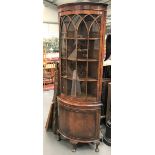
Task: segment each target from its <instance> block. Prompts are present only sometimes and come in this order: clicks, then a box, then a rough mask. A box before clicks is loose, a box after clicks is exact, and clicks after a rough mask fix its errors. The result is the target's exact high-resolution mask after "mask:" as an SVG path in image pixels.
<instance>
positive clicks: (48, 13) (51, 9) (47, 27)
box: [43, 4, 59, 38]
mask: <svg viewBox="0 0 155 155" xmlns="http://www.w3.org/2000/svg"><path fill="white" fill-rule="evenodd" d="M51 22H54V23H57V24H51ZM43 37H44V38H51V37H59V25H58V11H57V7H56V6H54V5H50V6H48V7H47V6H46V5H45V4H44V6H43Z"/></svg>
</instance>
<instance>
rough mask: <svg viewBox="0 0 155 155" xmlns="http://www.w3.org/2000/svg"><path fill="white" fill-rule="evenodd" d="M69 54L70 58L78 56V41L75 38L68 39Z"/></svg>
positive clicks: (73, 58)
mask: <svg viewBox="0 0 155 155" xmlns="http://www.w3.org/2000/svg"><path fill="white" fill-rule="evenodd" d="M67 55H68V59H70V60H75V59H76V58H77V51H76V41H75V40H74V39H69V40H67Z"/></svg>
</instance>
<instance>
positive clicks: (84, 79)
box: [61, 75, 97, 82]
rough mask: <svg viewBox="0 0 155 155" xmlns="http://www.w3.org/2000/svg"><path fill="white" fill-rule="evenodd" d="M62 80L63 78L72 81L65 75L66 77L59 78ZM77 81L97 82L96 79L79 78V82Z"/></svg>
mask: <svg viewBox="0 0 155 155" xmlns="http://www.w3.org/2000/svg"><path fill="white" fill-rule="evenodd" d="M61 77H62V78H64V79H68V80H73V79H72V77H69V76H68V77H67V75H66V76H61ZM78 81H92V82H93V81H97V79H95V78H90V77H89V78H79V80H78Z"/></svg>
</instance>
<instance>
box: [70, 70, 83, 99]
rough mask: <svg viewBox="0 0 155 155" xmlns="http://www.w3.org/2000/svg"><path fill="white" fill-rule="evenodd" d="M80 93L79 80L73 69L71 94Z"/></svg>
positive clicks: (76, 94)
mask: <svg viewBox="0 0 155 155" xmlns="http://www.w3.org/2000/svg"><path fill="white" fill-rule="evenodd" d="M80 95H81V87H80V81H79V77H78V74H77V70H74V71H73V77H72V89H71V96H74V97H76V96H80Z"/></svg>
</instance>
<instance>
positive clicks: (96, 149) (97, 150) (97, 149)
mask: <svg viewBox="0 0 155 155" xmlns="http://www.w3.org/2000/svg"><path fill="white" fill-rule="evenodd" d="M99 145H100V143H97V144H96V148H95V152H99V148H98V146H99Z"/></svg>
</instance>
